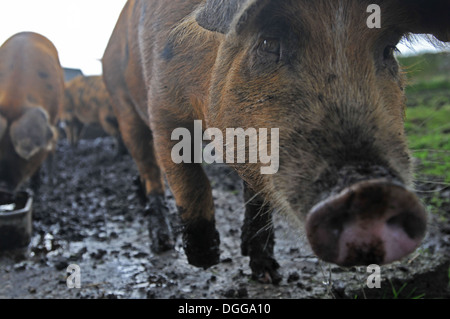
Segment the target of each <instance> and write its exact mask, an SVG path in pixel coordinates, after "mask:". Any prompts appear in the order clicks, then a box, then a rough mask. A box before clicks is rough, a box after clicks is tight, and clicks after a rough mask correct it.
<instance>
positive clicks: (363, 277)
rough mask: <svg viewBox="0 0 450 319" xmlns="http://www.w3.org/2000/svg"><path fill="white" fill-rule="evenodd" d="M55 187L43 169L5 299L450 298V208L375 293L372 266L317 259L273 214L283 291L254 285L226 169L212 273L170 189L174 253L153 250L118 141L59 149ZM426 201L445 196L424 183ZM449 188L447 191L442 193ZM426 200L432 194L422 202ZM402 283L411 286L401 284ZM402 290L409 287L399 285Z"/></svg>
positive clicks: (219, 172)
mask: <svg viewBox="0 0 450 319" xmlns="http://www.w3.org/2000/svg"><path fill="white" fill-rule="evenodd" d="M56 155H57V161H56V168H55V169H54V174H55V175H54V186H53V187H50V186H49V183H48V176H46V175H45V174H44V173H43V185H42V187H41V189H40V191H39V193H38V194H36V195H35V198H34V207H33V236H32V240H31V244H30V245H29V247H28V248H26V249H22V250H21V251H15V252H6V253H5V252H4V253H1V254H0V298H64V299H65V298H109V299H116V298H119V299H122V298H139V299H141V298H151V299H154V298H157V299H159V298H163V299H170V298H187V299H194V298H195V299H200V298H208V299H212V298H213V299H215V298H249V299H252V298H267V299H278V298H285V299H291V298H351V299H354V298H360V299H363V298H388V299H389V298H449V297H450V290H449V280H450V278H449V276H450V275H449V268H450V256H449V252H450V223H449V220H450V213H449V212H450V208H449V207H444V210H443V212H442V214H441V215H440V216H431V217H430V220H429V225H428V235H427V237H426V239H425V241H424V243H423V244H422V246H421V247H420V248H419V249H418V250H417V251H416V252H415V253H414V254H412V255H411V256H409V257H408V258H406V259H405V260H403V261H401V262H397V263H394V264H392V265H390V266H383V267H381V280H382V281H381V288H380V289H369V288H368V287H367V279H368V277H369V276H370V275H371V274H370V273H368V272H367V269H366V268H365V267H353V268H349V269H347V268H341V267H337V266H334V265H331V264H327V263H324V262H321V261H319V260H318V259H317V258H316V257H315V256H314V255H313V254H312V252H311V250H310V248H309V246H308V244H307V242H306V235H305V233H304V231H303V229H302V225H299V224H298V223H297V222H295V221H294V220H293V219H292V218H290V217H287V216H278V215H276V216H275V217H274V224H275V248H274V255H275V258H276V260H277V262H278V263H279V265H280V268H279V269H278V272H279V274H280V275H281V276H282V279H281V281H280V283H279V284H278V285H271V284H261V283H259V282H258V281H256V280H254V279H252V276H251V271H250V267H249V257H244V256H242V255H241V227H242V225H243V220H244V212H245V210H244V207H243V202H244V201H243V186H242V184H241V182H240V180H239V178H238V177H237V176H236V175H235V173H234V172H232V171H231V170H230V169H228V168H227V167H226V166H217V165H208V166H205V169H206V171H207V174H208V176H209V177H210V179H211V183H212V186H213V196H214V201H215V207H216V226H217V229H218V231H219V233H220V240H221V244H220V251H221V257H220V263H219V264H218V265H216V266H213V267H211V268H209V269H207V270H204V269H201V268H196V267H193V266H191V265H189V264H188V262H187V258H186V256H185V254H184V251H183V248H182V241H181V236H182V234H181V224H180V221H179V219H178V213H177V210H176V206H175V202H174V200H173V196H172V195H171V194H170V191H167V194H166V195H167V205H168V209H169V216H168V219H169V221H170V224H171V228H172V230H173V231H174V235H175V238H174V241H175V242H174V243H175V248H174V249H173V250H171V251H169V252H165V253H162V254H154V253H152V252H151V250H150V247H151V242H150V239H149V238H150V237H149V232H148V220H149V219H148V216H147V215H146V214H145V205H143V204H142V203H141V202H140V200H139V195H138V190H139V189H138V185H136V182H135V180H136V177H137V174H138V173H137V170H136V168H135V165H134V163H133V160H132V159H131V157H130V156H129V155H124V156H120V157H118V156H116V151H115V143H114V140H113V139H112V138H110V137H102V138H97V139H92V140H82V141H80V144H79V146H78V148H76V149H74V148H71V147H70V146H69V145H68V143H67V142H66V141H64V140H61V141H60V142H59V145H58V151H57V154H56ZM418 188H419V189H421V190H423V191H424V192H423V193H422V194H424V195H425V196H427V195H426V194H429V192H435V191H439V194H440V196H442V197H443V198H444V197H446V196H447V197H448V196H450V191H449V190H438V186H436V185H433V184H426V185H418ZM441 188H442V187H441ZM423 200H424V201H427V198H426V197H424V198H423ZM74 264H75V265H78V266H79V267H80V274H81V288H80V289H76V288H75V289H69V288H68V287H67V278H68V275H69V274H68V273H67V268H68V266H69V265H74ZM402 287H403V288H402ZM401 288H402V289H401Z"/></svg>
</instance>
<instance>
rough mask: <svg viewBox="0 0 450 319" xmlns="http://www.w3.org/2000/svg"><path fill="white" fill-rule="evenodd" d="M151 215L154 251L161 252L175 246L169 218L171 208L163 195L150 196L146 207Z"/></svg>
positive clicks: (151, 234) (150, 224)
mask: <svg viewBox="0 0 450 319" xmlns="http://www.w3.org/2000/svg"><path fill="white" fill-rule="evenodd" d="M145 212H146V214H147V215H148V216H149V234H150V239H151V243H152V244H151V248H152V251H153V252H155V253H157V254H159V253H163V252H165V251H168V250H171V249H173V247H174V241H173V239H172V231H171V228H170V223H169V221H168V220H167V217H166V216H167V215H168V214H169V209H168V208H167V206H166V204H165V203H164V199H163V197H162V196H150V197H149V201H148V205H147V207H146V208H145Z"/></svg>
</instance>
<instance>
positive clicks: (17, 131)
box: [10, 107, 55, 160]
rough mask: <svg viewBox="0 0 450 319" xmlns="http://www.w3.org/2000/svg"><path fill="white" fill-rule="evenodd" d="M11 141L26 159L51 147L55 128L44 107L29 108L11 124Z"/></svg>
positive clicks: (18, 152)
mask: <svg viewBox="0 0 450 319" xmlns="http://www.w3.org/2000/svg"><path fill="white" fill-rule="evenodd" d="M10 135H11V141H12V143H13V146H14V149H15V151H16V152H17V154H19V156H20V157H22V158H23V159H25V160H29V159H30V158H31V157H33V156H34V155H36V154H37V153H39V152H40V151H41V150H45V149H49V147H50V146H51V142H52V140H53V139H54V136H55V134H54V128H53V127H52V126H51V125H50V123H49V120H48V115H47V112H45V111H44V110H43V109H42V108H39V107H38V108H32V109H30V110H28V111H27V112H26V113H25V114H24V115H23V116H22V117H21V118H20V119H18V120H17V121H15V122H14V123H13V124H12V125H11V130H10Z"/></svg>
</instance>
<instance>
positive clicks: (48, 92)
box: [0, 32, 64, 193]
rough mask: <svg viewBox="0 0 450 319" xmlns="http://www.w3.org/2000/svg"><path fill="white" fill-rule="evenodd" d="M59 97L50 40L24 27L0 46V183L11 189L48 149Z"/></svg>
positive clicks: (59, 77) (58, 71) (33, 172)
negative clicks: (26, 30)
mask: <svg viewBox="0 0 450 319" xmlns="http://www.w3.org/2000/svg"><path fill="white" fill-rule="evenodd" d="M63 98H64V74H63V69H62V67H61V65H60V62H59V57H58V52H57V50H56V48H55V46H54V45H53V44H52V43H51V42H50V40H48V39H47V38H45V37H44V36H42V35H40V34H37V33H33V32H23V33H19V34H16V35H14V36H12V37H11V38H10V39H8V40H7V41H6V42H5V43H4V44H3V45H2V46H1V48H0V189H1V190H2V191H5V192H10V193H12V192H15V191H16V190H17V189H18V188H19V187H20V186H21V185H22V184H23V183H24V182H25V181H27V180H28V179H29V178H30V177H32V176H38V174H39V169H40V167H41V165H42V163H43V162H44V161H45V160H46V159H47V157H49V155H51V154H53V152H54V150H55V147H56V141H57V138H58V134H57V129H56V126H55V125H56V123H57V121H58V118H59V115H60V110H61V106H62V103H63Z"/></svg>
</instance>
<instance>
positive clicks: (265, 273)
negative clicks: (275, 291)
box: [250, 258, 282, 285]
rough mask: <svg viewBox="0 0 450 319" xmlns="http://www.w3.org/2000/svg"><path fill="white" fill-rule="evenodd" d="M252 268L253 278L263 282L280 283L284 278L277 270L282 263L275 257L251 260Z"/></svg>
mask: <svg viewBox="0 0 450 319" xmlns="http://www.w3.org/2000/svg"><path fill="white" fill-rule="evenodd" d="M250 268H251V269H252V279H253V280H256V281H258V282H260V283H262V284H273V285H278V284H279V283H280V281H281V279H282V277H281V275H280V274H279V273H278V271H277V269H278V268H280V265H279V264H278V262H277V261H276V260H275V259H273V258H265V259H263V260H261V259H260V260H258V259H256V260H251V261H250Z"/></svg>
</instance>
